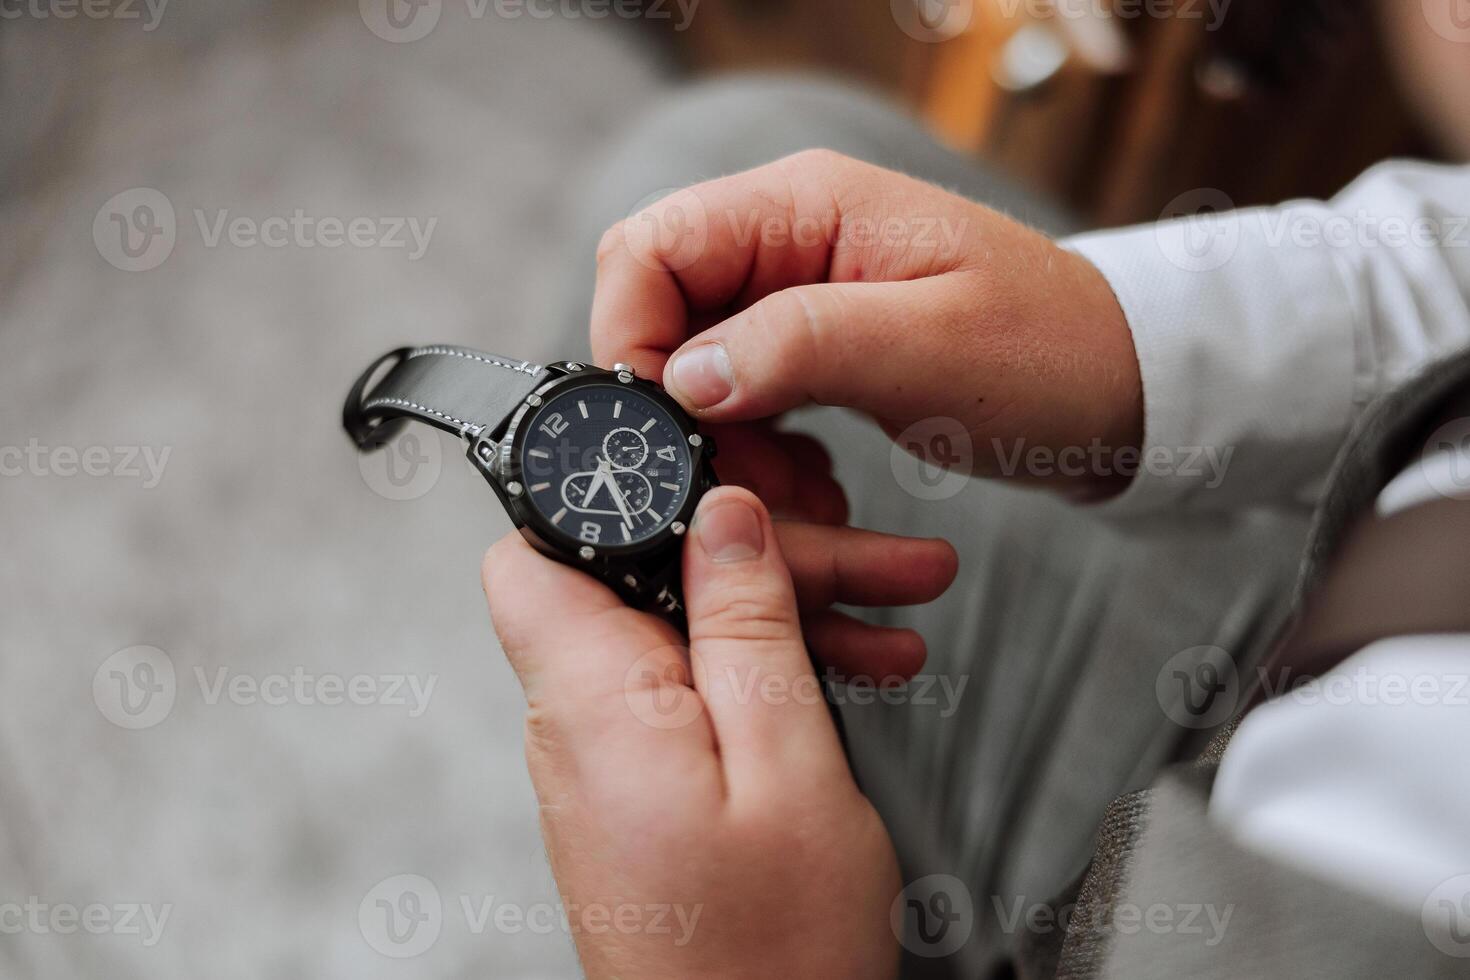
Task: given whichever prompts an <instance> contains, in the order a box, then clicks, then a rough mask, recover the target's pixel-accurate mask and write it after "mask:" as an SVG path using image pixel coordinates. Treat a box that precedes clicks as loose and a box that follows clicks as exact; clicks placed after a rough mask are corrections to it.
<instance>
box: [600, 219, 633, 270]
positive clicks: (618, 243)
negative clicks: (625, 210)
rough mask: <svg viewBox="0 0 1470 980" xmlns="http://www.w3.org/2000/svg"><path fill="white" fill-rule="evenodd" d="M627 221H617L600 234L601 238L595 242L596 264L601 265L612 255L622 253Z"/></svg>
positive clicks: (625, 240) (625, 238)
mask: <svg viewBox="0 0 1470 980" xmlns="http://www.w3.org/2000/svg"><path fill="white" fill-rule="evenodd" d="M626 225H627V221H626V220H624V221H619V222H618V223H617V224H615V225H613V226H612V227H611V228H609V229H608V230H607V231H605V232H603V233H602V238H600V239H598V242H597V264H598V265H602V264H603V263H604V262H606V261H607V260H608V259H609V258H611V257H612V256H613V255H616V254H617V253H618V252H620V251H622V249H623V248H625V247H626V244H627V239H628V235H627V229H626V227H625V226H626Z"/></svg>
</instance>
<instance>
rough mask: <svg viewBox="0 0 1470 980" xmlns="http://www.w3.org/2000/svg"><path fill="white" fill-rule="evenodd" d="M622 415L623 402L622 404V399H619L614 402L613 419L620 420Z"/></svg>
mask: <svg viewBox="0 0 1470 980" xmlns="http://www.w3.org/2000/svg"><path fill="white" fill-rule="evenodd" d="M622 414H623V402H622V400H621V399H619V400H618V401H615V402H613V418H618V417H619V416H621V415H622Z"/></svg>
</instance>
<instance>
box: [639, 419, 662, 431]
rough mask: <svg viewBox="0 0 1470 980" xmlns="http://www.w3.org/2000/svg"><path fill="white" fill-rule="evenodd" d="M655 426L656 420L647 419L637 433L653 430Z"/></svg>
mask: <svg viewBox="0 0 1470 980" xmlns="http://www.w3.org/2000/svg"><path fill="white" fill-rule="evenodd" d="M657 424H658V419H649V420H648V421H647V422H644V423H643V428H641V429H639V430H638V431H639V432H647V431H648V430H649V429H651V428H653V427H654V426H655V425H657Z"/></svg>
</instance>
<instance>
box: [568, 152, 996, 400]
mask: <svg viewBox="0 0 1470 980" xmlns="http://www.w3.org/2000/svg"><path fill="white" fill-rule="evenodd" d="M975 209H976V206H975V205H973V204H971V203H970V202H967V201H965V200H964V199H962V198H959V197H956V196H954V195H950V194H948V193H947V192H945V191H942V190H940V189H939V188H936V187H933V186H931V185H927V184H924V183H923V182H921V181H917V180H914V179H913V178H910V177H906V176H904V175H902V174H897V173H894V172H892V171H887V170H883V169H882V168H879V167H874V166H871V165H869V164H866V163H862V162H860V161H857V160H852V159H850V158H847V157H844V156H841V155H840V154H836V153H833V152H831V151H827V150H809V151H806V152H803V153H798V154H795V155H793V156H790V157H786V158H784V159H781V160H777V161H775V162H774V163H771V164H767V165H766V166H763V167H757V168H755V169H753V170H749V171H746V172H744V173H739V174H735V175H732V176H729V177H723V178H720V179H718V180H713V181H709V182H707V183H703V184H697V185H695V186H693V187H690V188H687V189H685V190H682V191H679V192H677V193H675V194H672V195H669V196H668V197H666V198H664V199H662V200H660V201H657V202H655V203H654V204H653V205H650V206H649V207H648V208H646V209H645V210H644V211H642V212H640V213H639V214H637V215H634V216H633V217H631V218H629V219H628V220H627V221H625V222H623V223H622V224H620V225H617V226H615V227H614V228H612V229H611V230H609V232H608V233H607V235H605V236H604V238H603V241H602V243H601V245H600V246H599V248H598V272H597V291H596V294H595V296H594V299H593V307H592V349H593V352H594V355H595V357H596V359H597V360H598V362H599V363H607V364H611V363H614V362H615V361H623V362H625V363H628V364H632V365H633V366H634V367H635V368H637V369H638V370H639V372H640V373H643V374H645V376H648V377H658V376H659V375H660V373H661V372H662V370H663V366H664V362H665V360H667V358H668V355H669V353H670V352H672V351H673V350H674V349H675V348H676V347H678V346H679V345H680V344H681V343H683V342H684V341H685V340H686V339H688V337H690V336H691V335H692V334H693V333H695V332H696V327H697V326H698V325H699V324H700V323H701V321H704V320H706V319H707V318H708V315H709V314H710V313H711V312H720V313H728V312H729V311H731V310H738V309H741V308H743V307H745V306H747V305H749V304H750V303H753V302H755V301H757V300H759V299H761V298H762V297H764V296H767V295H769V294H771V293H773V292H777V291H779V290H782V289H786V288H789V287H791V286H797V285H803V284H809V283H816V282H825V281H828V280H829V279H830V280H832V281H845V280H848V279H863V278H867V279H891V280H895V281H898V280H906V279H913V278H917V277H919V276H923V275H932V274H935V273H936V272H939V271H943V270H944V269H945V268H952V267H953V266H954V264H955V262H956V261H958V256H959V250H958V249H956V248H954V247H953V244H952V243H951V245H950V246H949V247H946V248H929V247H925V245H924V244H923V242H922V241H918V240H916V241H905V242H904V243H903V244H902V245H901V246H899V247H894V245H893V244H892V243H891V242H889V241H886V240H885V239H883V238H882V236H874V235H872V234H870V232H871V231H872V230H873V228H870V227H869V226H870V225H871V226H874V227H876V226H877V225H879V224H882V223H883V222H884V221H885V220H888V221H891V220H893V219H895V218H896V219H897V220H899V221H900V223H902V222H903V221H904V216H914V217H915V219H916V222H917V223H918V224H922V223H923V222H925V221H927V222H928V224H922V226H923V227H929V226H930V225H933V224H934V223H936V222H937V220H938V219H939V218H940V217H941V216H944V215H949V214H954V213H956V212H958V213H961V214H964V213H968V211H971V210H975ZM853 228H856V229H858V233H857V234H852V233H850V232H846V233H845V230H846V229H853ZM917 237H918V236H915V238H916V239H917Z"/></svg>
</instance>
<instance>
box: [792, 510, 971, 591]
mask: <svg viewBox="0 0 1470 980" xmlns="http://www.w3.org/2000/svg"><path fill="white" fill-rule="evenodd" d="M775 528H776V539H777V540H778V541H779V542H780V544H781V554H782V555H783V556H784V557H785V559H786V564H787V567H788V568H790V570H791V578H792V581H793V582H794V583H795V586H796V595H797V600H798V603H799V605H800V606H801V608H802V609H807V610H811V609H825V608H826V607H827V606H830V605H832V604H833V603H838V602H840V603H844V604H846V605H851V606H911V605H917V604H918V603H923V602H930V601H932V600H934V599H937V598H939V596H941V595H943V594H944V591H945V590H946V589H948V588H949V586H950V584H951V583H952V582H954V579H955V575H956V573H957V572H958V571H959V557H958V555H956V553H955V550H954V547H953V546H952V545H951V544H950V543H949V542H948V541H945V540H944V539H942V538H905V537H901V536H899V535H896V534H882V533H880V532H878V531H865V530H861V529H859V528H854V527H828V526H825V525H819V524H803V523H799V522H796V521H777V522H776V525H775Z"/></svg>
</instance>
